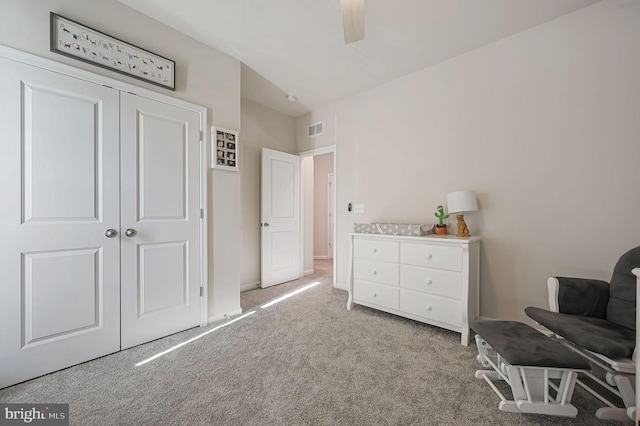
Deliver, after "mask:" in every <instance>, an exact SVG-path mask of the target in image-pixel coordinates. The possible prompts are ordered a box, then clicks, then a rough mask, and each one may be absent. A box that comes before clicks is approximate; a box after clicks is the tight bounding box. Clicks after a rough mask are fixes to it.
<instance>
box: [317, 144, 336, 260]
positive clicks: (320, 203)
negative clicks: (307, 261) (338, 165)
mask: <svg viewBox="0 0 640 426" xmlns="http://www.w3.org/2000/svg"><path fill="white" fill-rule="evenodd" d="M313 165H314V167H313V174H314V178H313V186H314V192H313V256H314V257H315V258H317V259H326V258H328V256H329V250H328V245H327V244H328V242H327V236H328V234H327V227H328V215H329V210H328V209H329V204H328V202H327V201H328V196H327V192H328V186H327V179H328V175H329V174H330V173H333V153H330V154H322V155H316V156H315V157H313Z"/></svg>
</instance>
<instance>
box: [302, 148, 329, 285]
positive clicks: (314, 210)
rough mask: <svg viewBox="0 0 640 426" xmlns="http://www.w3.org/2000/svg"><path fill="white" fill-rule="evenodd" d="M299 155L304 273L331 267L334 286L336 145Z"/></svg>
mask: <svg viewBox="0 0 640 426" xmlns="http://www.w3.org/2000/svg"><path fill="white" fill-rule="evenodd" d="M300 156H301V157H302V162H301V172H302V192H303V196H302V203H303V214H302V223H303V224H302V230H303V232H302V234H303V237H302V238H303V244H302V247H303V250H302V251H303V253H302V264H303V265H304V267H303V270H304V274H305V275H309V274H312V273H314V271H315V270H316V269H318V268H320V269H325V268H327V267H329V268H331V270H332V272H333V277H334V278H333V284H334V286H335V269H336V265H335V259H334V257H335V199H336V185H335V182H336V180H335V167H336V152H335V146H330V147H326V148H320V149H317V150H313V151H308V152H304V153H301V154H300Z"/></svg>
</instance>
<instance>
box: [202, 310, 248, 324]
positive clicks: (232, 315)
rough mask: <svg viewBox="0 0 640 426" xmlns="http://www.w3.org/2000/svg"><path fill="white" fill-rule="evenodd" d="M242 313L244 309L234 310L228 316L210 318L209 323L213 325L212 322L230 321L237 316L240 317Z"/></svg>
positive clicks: (221, 315)
mask: <svg viewBox="0 0 640 426" xmlns="http://www.w3.org/2000/svg"><path fill="white" fill-rule="evenodd" d="M241 313H242V308H238V309H234V310H233V311H231V312H227V313H226V314H220V315H213V316H210V317H209V319H208V320H207V322H208V323H209V324H211V323H212V322H216V321H220V320H223V319H230V318H232V317H234V316H236V315H240V314H241Z"/></svg>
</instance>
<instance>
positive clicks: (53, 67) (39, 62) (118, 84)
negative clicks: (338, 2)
mask: <svg viewBox="0 0 640 426" xmlns="http://www.w3.org/2000/svg"><path fill="white" fill-rule="evenodd" d="M0 57H3V58H7V59H11V60H13V61H17V62H21V63H24V64H27V65H32V66H36V67H39V68H43V69H46V70H49V71H54V72H58V73H61V74H65V75H68V76H70V77H74V78H77V79H80V80H85V81H88V82H91V83H96V84H101V85H105V86H109V87H112V88H114V89H116V90H121V91H124V92H129V93H133V94H138V95H140V96H144V97H146V98H149V99H153V100H156V101H159V102H164V103H167V104H171V105H176V106H179V107H182V108H184V109H188V110H192V111H196V112H198V113H199V114H200V129H201V132H200V153H201V158H200V211H201V215H200V228H201V231H202V232H201V234H200V268H201V274H202V276H201V283H200V286H201V287H203V290H202V291H203V296H202V297H201V298H200V306H201V320H200V325H201V326H205V325H207V323H208V315H207V313H208V312H207V311H208V307H209V304H208V288H209V285H208V281H209V280H208V277H209V275H208V274H209V267H208V256H209V254H208V253H209V246H208V239H207V233H208V223H207V217H208V213H207V210H208V209H207V204H208V202H207V199H208V185H207V183H208V178H207V177H208V173H209V167H208V158H209V144H208V143H207V142H208V132H207V131H206V129H207V126H208V123H207V108H206V107H203V106H200V105H196V104H193V103H190V102H186V101H183V100H181V99H176V98H173V97H171V96H167V95H163V94H161V93H157V92H154V91H151V90H148V89H144V88H142V87H138V86H134V85H132V84H129V83H125V82H123V81H120V80H114V79H112V78H110V77H105V76H102V75H98V74H94V73H92V72H89V71H85V70H82V69H79V68H75V67H72V66H70V65H66V64H62V63H59V62H55V61H53V60H51V59H46V58H43V57H40V56H36V55H33V54H31V53H26V52H22V51H20V50H16V49H12V48H10V47H6V46H2V45H0Z"/></svg>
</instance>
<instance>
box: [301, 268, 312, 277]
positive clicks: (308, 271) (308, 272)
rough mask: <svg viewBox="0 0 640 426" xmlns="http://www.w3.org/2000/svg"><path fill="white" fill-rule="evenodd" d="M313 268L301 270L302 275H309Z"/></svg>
mask: <svg viewBox="0 0 640 426" xmlns="http://www.w3.org/2000/svg"><path fill="white" fill-rule="evenodd" d="M313 272H314V270H313V269H307V270H306V271H304V272H303V274H304V276H305V277H306V276H307V275H311V274H313Z"/></svg>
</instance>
